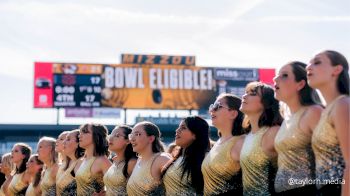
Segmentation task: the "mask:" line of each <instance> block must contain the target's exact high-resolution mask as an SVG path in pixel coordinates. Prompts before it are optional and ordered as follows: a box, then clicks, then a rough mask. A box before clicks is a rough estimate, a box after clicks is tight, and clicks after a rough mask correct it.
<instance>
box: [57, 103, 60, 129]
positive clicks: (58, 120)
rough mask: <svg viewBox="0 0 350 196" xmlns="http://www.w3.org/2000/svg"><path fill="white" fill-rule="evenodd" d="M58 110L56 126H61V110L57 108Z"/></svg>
mask: <svg viewBox="0 0 350 196" xmlns="http://www.w3.org/2000/svg"><path fill="white" fill-rule="evenodd" d="M56 110H57V115H56V125H59V124H60V108H58V107H57V108H56Z"/></svg>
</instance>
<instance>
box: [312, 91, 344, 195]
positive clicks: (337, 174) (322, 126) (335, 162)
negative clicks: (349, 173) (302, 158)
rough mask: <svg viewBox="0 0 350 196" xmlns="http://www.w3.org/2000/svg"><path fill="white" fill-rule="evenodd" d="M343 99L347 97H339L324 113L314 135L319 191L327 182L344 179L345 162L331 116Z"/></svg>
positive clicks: (313, 144)
mask: <svg viewBox="0 0 350 196" xmlns="http://www.w3.org/2000/svg"><path fill="white" fill-rule="evenodd" d="M342 97H345V95H342V96H339V97H337V98H336V99H335V100H333V101H332V102H331V103H330V104H329V105H328V106H327V107H326V108H325V109H324V110H323V111H322V114H321V118H320V121H319V122H318V124H317V126H316V128H315V130H314V133H313V135H312V149H313V150H314V153H315V159H316V180H317V181H316V182H317V184H316V186H317V188H318V189H320V188H321V187H322V186H324V185H326V184H327V183H326V180H342V179H343V174H344V168H345V161H344V158H343V155H342V152H341V149H340V145H339V140H338V138H337V134H336V132H335V129H334V126H333V125H332V124H331V121H330V116H329V115H330V113H331V111H332V109H333V108H334V104H335V103H336V102H337V100H339V99H340V98H342ZM328 184H329V183H328Z"/></svg>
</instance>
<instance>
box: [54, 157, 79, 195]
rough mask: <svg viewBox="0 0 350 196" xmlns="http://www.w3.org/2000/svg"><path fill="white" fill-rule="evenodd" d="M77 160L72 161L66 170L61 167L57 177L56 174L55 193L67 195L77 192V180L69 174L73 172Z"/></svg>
mask: <svg viewBox="0 0 350 196" xmlns="http://www.w3.org/2000/svg"><path fill="white" fill-rule="evenodd" d="M77 162H78V161H77V160H75V161H72V163H71V165H70V166H69V167H68V168H67V169H66V170H64V169H63V168H62V169H61V170H60V171H61V174H60V175H59V176H58V177H57V176H56V189H57V195H61V196H69V195H76V194H77V182H76V181H75V177H73V176H72V174H71V173H72V172H74V168H75V166H76V164H77ZM60 168H61V167H60Z"/></svg>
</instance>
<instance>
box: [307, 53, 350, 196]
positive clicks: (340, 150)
mask: <svg viewBox="0 0 350 196" xmlns="http://www.w3.org/2000/svg"><path fill="white" fill-rule="evenodd" d="M307 79H308V83H309V85H310V86H311V87H313V88H316V89H318V90H319V91H320V92H321V94H322V96H323V97H324V100H325V102H326V108H325V109H324V110H323V112H322V114H321V119H320V121H319V123H318V125H317V127H316V128H315V130H314V134H313V136H312V148H313V150H314V153H315V158H316V179H317V180H318V182H317V184H316V185H317V188H318V189H319V191H320V194H322V195H340V194H342V195H343V196H348V195H350V170H349V166H350V144H349V143H350V140H349V138H350V131H349V118H350V116H349V110H350V98H349V64H348V61H347V60H346V58H345V57H344V56H343V55H342V54H340V53H339V52H336V51H331V50H327V51H323V52H321V53H319V54H317V55H316V56H315V57H314V58H313V59H312V60H311V61H310V65H308V66H307ZM332 181H333V182H332Z"/></svg>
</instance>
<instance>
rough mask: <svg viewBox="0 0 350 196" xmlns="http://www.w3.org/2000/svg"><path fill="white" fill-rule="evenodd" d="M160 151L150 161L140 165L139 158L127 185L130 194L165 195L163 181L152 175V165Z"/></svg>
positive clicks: (134, 195) (132, 195)
mask: <svg viewBox="0 0 350 196" xmlns="http://www.w3.org/2000/svg"><path fill="white" fill-rule="evenodd" d="M159 154H160V153H157V154H154V155H153V157H151V158H150V159H149V160H148V161H145V162H143V163H142V165H140V160H141V159H142V158H139V159H138V160H137V163H136V165H135V168H134V170H133V172H132V174H131V176H130V178H129V181H128V183H127V186H126V190H127V193H128V195H130V196H138V195H165V190H164V186H163V184H162V181H160V180H156V179H154V178H153V176H152V175H151V167H152V164H153V162H154V160H155V159H156V157H158V156H159Z"/></svg>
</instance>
